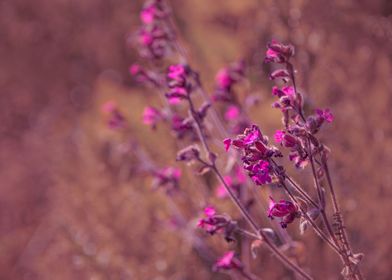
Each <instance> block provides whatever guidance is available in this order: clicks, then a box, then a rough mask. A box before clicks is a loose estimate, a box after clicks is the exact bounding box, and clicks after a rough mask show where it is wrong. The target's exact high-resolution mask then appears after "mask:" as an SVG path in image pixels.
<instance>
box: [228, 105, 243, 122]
mask: <svg viewBox="0 0 392 280" xmlns="http://www.w3.org/2000/svg"><path fill="white" fill-rule="evenodd" d="M239 115H240V109H239V108H238V107H237V106H234V105H231V106H229V108H227V110H226V112H225V119H226V120H228V121H230V120H234V119H236V118H238V116H239Z"/></svg>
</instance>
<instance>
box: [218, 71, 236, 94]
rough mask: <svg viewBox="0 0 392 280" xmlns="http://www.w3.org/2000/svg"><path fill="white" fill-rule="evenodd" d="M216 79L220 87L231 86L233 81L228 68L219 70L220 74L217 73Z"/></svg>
mask: <svg viewBox="0 0 392 280" xmlns="http://www.w3.org/2000/svg"><path fill="white" fill-rule="evenodd" d="M215 80H216V83H217V84H218V87H220V88H223V89H227V88H230V87H231V85H232V83H233V79H232V78H231V76H230V72H229V70H228V69H227V68H222V69H221V70H219V72H218V74H216V77H215Z"/></svg>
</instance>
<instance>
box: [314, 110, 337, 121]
mask: <svg viewBox="0 0 392 280" xmlns="http://www.w3.org/2000/svg"><path fill="white" fill-rule="evenodd" d="M316 113H317V115H318V116H319V117H320V118H322V119H323V120H325V121H326V122H328V123H331V122H332V121H333V119H334V116H333V114H332V113H331V111H330V110H329V109H325V110H322V109H317V110H316Z"/></svg>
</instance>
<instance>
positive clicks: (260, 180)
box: [247, 160, 272, 186]
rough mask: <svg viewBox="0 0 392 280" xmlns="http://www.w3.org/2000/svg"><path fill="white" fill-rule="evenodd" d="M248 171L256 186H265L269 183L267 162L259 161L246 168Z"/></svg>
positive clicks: (268, 165)
mask: <svg viewBox="0 0 392 280" xmlns="http://www.w3.org/2000/svg"><path fill="white" fill-rule="evenodd" d="M247 169H248V170H249V171H250V174H249V175H250V177H251V178H252V180H253V182H255V184H256V185H259V186H261V185H265V184H267V183H271V181H272V179H271V175H270V164H269V162H268V161H265V160H261V161H259V162H258V163H256V164H254V165H250V166H249V167H247Z"/></svg>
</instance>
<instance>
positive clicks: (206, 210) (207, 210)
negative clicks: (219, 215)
mask: <svg viewBox="0 0 392 280" xmlns="http://www.w3.org/2000/svg"><path fill="white" fill-rule="evenodd" d="M204 214H206V216H207V217H212V216H214V215H215V214H216V210H215V208H214V207H213V206H207V207H206V208H204Z"/></svg>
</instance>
